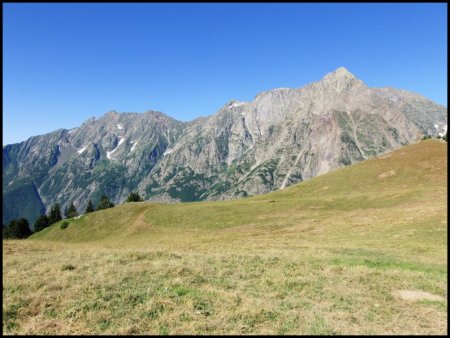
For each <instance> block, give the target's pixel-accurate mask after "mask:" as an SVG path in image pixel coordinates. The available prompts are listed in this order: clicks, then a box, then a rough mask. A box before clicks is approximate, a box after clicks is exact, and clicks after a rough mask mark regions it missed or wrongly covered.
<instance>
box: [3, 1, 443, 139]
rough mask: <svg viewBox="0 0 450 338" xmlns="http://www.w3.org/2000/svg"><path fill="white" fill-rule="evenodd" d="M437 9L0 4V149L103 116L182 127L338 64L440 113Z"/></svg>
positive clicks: (412, 6) (404, 6)
mask: <svg viewBox="0 0 450 338" xmlns="http://www.w3.org/2000/svg"><path fill="white" fill-rule="evenodd" d="M447 57H448V56H447V5H446V4H443V3H440V4H439V3H435V4H426V3H424V4H325V3H322V4H302V3H297V4H296V3H291V4H289V3H285V4H226V3H222V4H152V3H135V4H115V3H109V4H100V3H97V4H89V3H82V4H75V3H60V4H12V3H11V4H3V144H4V145H6V144H9V143H15V142H20V141H23V140H25V139H27V138H28V137H30V136H32V135H39V134H44V133H47V132H50V131H53V130H56V129H58V128H66V129H70V128H73V127H76V126H79V125H80V124H81V123H82V122H84V121H85V120H86V119H88V118H89V117H92V116H95V117H99V116H101V115H103V114H104V113H106V112H107V111H109V110H113V109H114V110H116V111H118V112H144V111H146V110H149V109H152V110H159V111H162V112H164V113H166V114H167V115H169V116H172V117H174V118H176V119H179V120H184V121H189V120H192V119H194V118H196V117H199V116H207V115H212V114H214V113H215V112H216V111H217V110H218V109H219V108H220V107H221V106H223V105H224V104H225V103H226V102H227V101H228V100H230V99H237V100H241V101H249V100H252V99H253V98H254V96H255V95H256V94H258V93H259V92H262V91H265V90H268V89H272V88H278V87H302V86H304V85H305V84H308V83H310V82H313V81H317V80H319V79H320V78H322V76H323V75H325V74H326V73H328V72H330V71H333V70H335V69H336V68H338V67H340V66H343V67H346V68H347V69H348V70H349V71H350V72H352V73H353V74H354V75H355V76H357V77H358V78H360V79H361V80H363V81H364V82H365V83H366V84H367V85H368V86H371V87H387V86H391V87H396V88H399V89H407V90H411V91H413V92H417V93H420V94H422V95H424V96H426V97H428V98H429V99H431V100H433V101H435V102H437V103H440V104H443V105H445V106H447Z"/></svg>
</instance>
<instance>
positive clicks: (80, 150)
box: [77, 146, 87, 154]
mask: <svg viewBox="0 0 450 338" xmlns="http://www.w3.org/2000/svg"><path fill="white" fill-rule="evenodd" d="M86 148H87V146H85V147H83V148H81V149H79V150H77V152H78V154H81V153H83V151H85V150H86Z"/></svg>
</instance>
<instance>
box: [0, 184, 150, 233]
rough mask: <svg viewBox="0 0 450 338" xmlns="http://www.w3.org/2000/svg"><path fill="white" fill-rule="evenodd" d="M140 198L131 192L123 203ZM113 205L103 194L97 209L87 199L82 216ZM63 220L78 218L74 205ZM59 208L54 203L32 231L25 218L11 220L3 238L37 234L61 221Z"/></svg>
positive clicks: (67, 208) (140, 199)
mask: <svg viewBox="0 0 450 338" xmlns="http://www.w3.org/2000/svg"><path fill="white" fill-rule="evenodd" d="M142 201H143V199H142V197H141V196H140V195H139V194H138V193H137V192H131V193H130V194H129V195H128V197H127V199H126V200H125V202H142ZM114 206H115V205H114V203H113V202H111V201H110V200H109V198H108V196H106V195H105V194H103V195H102V196H101V197H100V200H99V202H98V204H97V207H95V208H94V204H93V203H92V200H91V199H89V201H88V204H87V206H86V210H85V212H84V214H88V213H91V212H94V211H98V210H103V209H108V208H113V207H114ZM64 216H65V218H74V217H77V216H79V214H78V211H77V208H76V207H75V205H74V203H73V202H71V203H70V205H69V207H66V208H65V210H64ZM62 219H63V218H62V215H61V206H60V204H59V203H55V204H53V205H52V207H51V208H50V211H49V213H48V215H41V216H39V217H38V218H37V219H36V221H35V222H34V223H33V231H32V230H31V229H30V225H29V223H28V220H27V219H26V218H23V217H21V218H19V219H13V220H12V221H10V222H9V223H8V225H7V226H3V238H4V239H5V238H17V239H23V238H27V237H29V236H30V235H31V234H32V233H33V232H39V231H41V230H43V229H45V228H47V227H49V226H50V225H52V224H54V223H56V222H59V221H60V220H62Z"/></svg>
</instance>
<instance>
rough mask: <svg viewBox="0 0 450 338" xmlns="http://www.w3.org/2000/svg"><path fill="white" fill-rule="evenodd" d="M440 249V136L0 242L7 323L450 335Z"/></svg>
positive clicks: (50, 327) (37, 329)
mask: <svg viewBox="0 0 450 338" xmlns="http://www.w3.org/2000/svg"><path fill="white" fill-rule="evenodd" d="M388 172H390V173H392V172H393V174H389V175H383V173H388ZM446 257H447V144H444V143H440V142H435V141H426V142H420V143H419V144H416V145H411V146H407V147H404V148H402V149H399V150H398V151H396V152H394V153H392V154H389V156H384V158H377V159H372V160H369V161H366V162H363V163H360V164H357V165H354V166H352V167H348V168H344V169H340V170H336V171H334V172H332V173H330V174H327V175H324V176H321V177H317V178H315V179H313V180H310V181H308V182H304V183H302V184H299V185H296V186H293V187H290V188H288V189H285V190H283V191H280V192H276V193H272V194H268V195H265V196H258V197H254V198H249V199H244V200H239V201H228V202H207V203H188V204H180V205H161V204H151V203H133V204H127V205H122V206H117V207H115V208H113V209H108V210H104V211H101V212H95V213H93V214H90V215H87V216H84V217H82V218H80V219H78V220H72V221H71V222H70V225H69V227H68V228H67V229H65V230H61V229H60V228H59V224H56V225H54V226H53V227H51V228H49V229H46V230H44V231H42V232H41V233H38V234H35V235H34V236H33V238H31V239H27V240H22V241H4V242H3V287H4V288H3V333H4V334H446V332H447V258H446ZM399 290H410V291H417V292H427V293H429V294H432V295H436V296H440V297H442V298H443V299H444V301H441V300H416V301H410V300H403V299H401V298H399V297H396V296H395V295H396V292H398V291H399ZM436 299H437V298H436Z"/></svg>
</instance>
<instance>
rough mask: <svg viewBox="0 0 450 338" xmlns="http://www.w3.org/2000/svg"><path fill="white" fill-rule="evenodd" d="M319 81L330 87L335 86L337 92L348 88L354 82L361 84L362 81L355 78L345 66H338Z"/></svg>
mask: <svg viewBox="0 0 450 338" xmlns="http://www.w3.org/2000/svg"><path fill="white" fill-rule="evenodd" d="M320 83H322V84H324V85H325V86H329V87H331V88H335V89H336V90H337V92H341V91H342V90H344V89H348V88H350V87H351V86H352V85H354V84H359V85H363V82H362V81H361V80H359V79H358V78H356V77H355V76H354V75H353V74H352V73H350V72H349V71H348V70H347V69H346V68H344V67H339V68H338V69H336V70H335V71H334V72H331V73H328V74H326V75H325V76H324V77H323V78H322V80H321V81H320Z"/></svg>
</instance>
